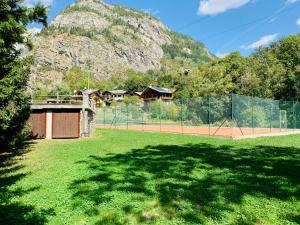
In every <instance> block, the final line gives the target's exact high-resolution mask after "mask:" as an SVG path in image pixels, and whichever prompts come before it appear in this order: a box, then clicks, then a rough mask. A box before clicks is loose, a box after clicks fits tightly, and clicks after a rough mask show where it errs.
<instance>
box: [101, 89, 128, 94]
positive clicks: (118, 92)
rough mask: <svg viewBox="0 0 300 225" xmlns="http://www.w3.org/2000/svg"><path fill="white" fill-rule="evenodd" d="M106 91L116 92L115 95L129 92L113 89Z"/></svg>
mask: <svg viewBox="0 0 300 225" xmlns="http://www.w3.org/2000/svg"><path fill="white" fill-rule="evenodd" d="M105 92H108V93H111V94H115V95H124V94H126V93H127V91H125V90H112V91H105ZM105 92H104V93H105Z"/></svg>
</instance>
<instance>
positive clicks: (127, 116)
mask: <svg viewBox="0 0 300 225" xmlns="http://www.w3.org/2000/svg"><path fill="white" fill-rule="evenodd" d="M128 119H129V115H128V104H126V129H127V130H128Z"/></svg>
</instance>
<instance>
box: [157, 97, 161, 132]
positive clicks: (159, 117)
mask: <svg viewBox="0 0 300 225" xmlns="http://www.w3.org/2000/svg"><path fill="white" fill-rule="evenodd" d="M158 102H159V131H160V132H161V100H158Z"/></svg>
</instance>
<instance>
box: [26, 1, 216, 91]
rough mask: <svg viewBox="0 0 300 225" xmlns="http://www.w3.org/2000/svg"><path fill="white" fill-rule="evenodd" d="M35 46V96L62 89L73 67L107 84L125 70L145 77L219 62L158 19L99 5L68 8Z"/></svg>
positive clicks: (79, 4) (85, 3) (84, 3)
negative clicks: (153, 73) (178, 68)
mask: <svg viewBox="0 0 300 225" xmlns="http://www.w3.org/2000/svg"><path fill="white" fill-rule="evenodd" d="M33 43H34V49H33V51H32V52H31V53H30V55H32V56H33V58H34V65H33V66H32V69H31V81H30V88H31V89H32V90H45V89H46V90H48V91H51V90H54V89H55V88H57V87H60V86H61V84H62V83H63V82H64V81H65V80H66V76H67V75H68V73H69V71H70V70H72V69H74V68H75V67H76V68H80V70H82V72H83V73H90V74H93V76H94V78H95V79H97V80H99V81H100V82H104V83H106V82H108V83H109V81H108V80H110V79H111V78H112V77H120V78H121V79H124V78H125V77H126V71H127V70H133V71H136V72H137V73H143V74H146V73H147V72H148V71H149V70H153V71H159V70H160V69H161V68H162V67H165V68H167V67H168V68H169V67H170V68H174V67H178V66H179V67H181V65H182V64H183V63H184V64H186V63H187V64H191V65H193V66H197V64H199V63H207V62H211V60H213V59H215V56H214V55H212V54H211V53H210V52H209V51H208V50H207V49H206V47H205V46H204V44H202V43H200V42H198V41H195V40H193V39H192V38H190V37H188V36H185V35H182V34H178V33H175V32H173V31H171V30H170V29H169V28H168V27H167V26H165V25H164V24H163V23H161V22H160V21H159V20H158V19H156V18H155V17H153V16H151V15H149V14H147V13H144V12H140V11H138V10H135V9H130V8H126V7H123V6H119V5H112V4H107V3H105V2H103V1H100V0H99V1H94V0H78V1H77V2H76V3H74V4H72V5H70V6H69V7H67V8H66V9H65V10H64V11H63V12H62V13H60V14H59V15H58V16H57V17H56V18H55V19H54V21H53V22H52V23H51V25H50V26H49V27H47V28H45V29H43V30H42V31H41V32H40V33H39V34H37V35H36V36H35V37H34V38H33ZM112 62H113V63H112ZM173 64H174V66H173ZM45 68H46V69H45ZM113 79H115V78H113ZM85 80H86V79H85ZM82 86H86V84H85V85H82Z"/></svg>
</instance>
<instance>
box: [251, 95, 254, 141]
mask: <svg viewBox="0 0 300 225" xmlns="http://www.w3.org/2000/svg"><path fill="white" fill-rule="evenodd" d="M253 101H254V98H253V96H251V126H252V134H253V135H254V108H253Z"/></svg>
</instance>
